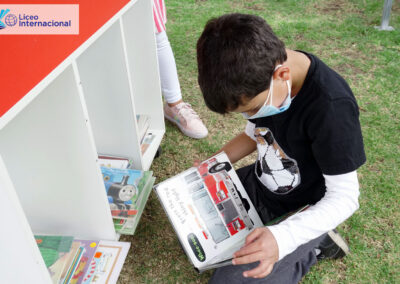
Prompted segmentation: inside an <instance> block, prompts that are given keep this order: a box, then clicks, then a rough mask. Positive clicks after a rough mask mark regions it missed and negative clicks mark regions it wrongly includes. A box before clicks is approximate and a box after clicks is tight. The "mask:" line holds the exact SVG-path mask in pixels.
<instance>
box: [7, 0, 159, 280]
mask: <svg viewBox="0 0 400 284" xmlns="http://www.w3.org/2000/svg"><path fill="white" fill-rule="evenodd" d="M153 25H154V24H153V20H152V6H151V1H150V0H136V1H131V2H129V3H128V4H127V5H126V6H125V7H124V8H122V9H121V10H120V11H119V12H118V13H117V14H115V15H114V16H113V17H112V18H111V19H110V20H109V21H108V22H107V23H106V24H105V25H104V26H103V27H101V28H100V29H99V30H98V31H97V32H96V33H94V34H93V35H92V36H91V37H90V38H89V39H88V40H87V41H86V42H85V43H83V44H82V45H81V46H80V47H79V48H78V49H77V50H75V51H74V52H73V53H72V54H70V56H68V58H66V59H65V60H64V61H63V62H62V63H61V64H60V65H59V66H58V67H57V68H55V69H54V70H53V71H52V72H51V73H50V74H49V75H48V76H46V77H45V78H44V79H43V80H42V81H41V82H40V83H39V84H38V85H36V86H35V87H34V88H33V89H32V90H31V91H30V92H29V93H28V94H26V96H24V98H22V99H21V100H20V101H19V102H18V103H17V104H15V105H14V106H13V107H12V108H11V109H10V110H9V111H8V112H7V113H6V114H4V115H3V116H2V117H1V118H0V194H1V196H2V198H0V210H1V215H0V216H1V217H0V225H1V227H2V228H3V230H2V234H1V235H0V251H1V252H2V256H1V257H0V283H3V282H4V283H28V282H29V283H50V282H51V281H50V278H49V275H48V272H47V269H46V267H45V265H44V262H43V259H42V258H41V256H40V253H39V250H38V248H37V245H36V243H35V240H34V237H33V236H34V234H49V235H72V236H75V237H77V238H82V239H104V240H115V239H117V238H118V236H117V234H116V233H115V230H114V226H113V222H112V217H111V213H110V210H109V204H108V200H107V195H106V192H105V189H104V183H103V179H102V175H101V171H100V168H99V167H98V165H97V155H98V154H105V155H113V156H124V157H128V158H131V159H133V163H134V167H135V168H137V169H143V170H147V169H149V167H150V165H151V163H152V161H153V159H154V156H155V154H156V151H157V149H158V147H159V144H160V143H161V139H162V137H163V135H164V132H165V126H164V118H163V109H162V99H161V91H160V81H159V76H158V65H157V57H156V46H155V38H154V27H153ZM136 114H145V115H148V116H150V120H151V124H150V129H149V131H151V132H152V133H153V134H155V135H156V137H155V139H154V140H153V142H152V144H151V145H150V147H149V148H148V149H147V151H146V152H145V154H144V155H142V154H141V151H140V141H139V137H138V135H137V133H138V131H137V123H136V119H135V118H136ZM4 232H7V233H4ZM4 252H5V253H4ZM18 267H23V270H24V271H28V272H29V273H25V272H24V273H19V271H17V270H19V268H18ZM15 275H17V276H15ZM11 280H12V281H11Z"/></svg>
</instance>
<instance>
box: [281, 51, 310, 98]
mask: <svg viewBox="0 0 400 284" xmlns="http://www.w3.org/2000/svg"><path fill="white" fill-rule="evenodd" d="M286 53H287V60H286V64H287V65H288V66H289V68H290V74H291V80H292V97H294V96H296V95H297V94H298V93H299V91H300V89H301V87H302V86H303V83H304V80H305V79H306V76H307V72H308V68H310V65H311V60H310V59H309V58H308V57H307V56H306V55H305V54H304V53H301V52H298V51H294V50H291V49H286Z"/></svg>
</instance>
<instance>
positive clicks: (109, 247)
mask: <svg viewBox="0 0 400 284" xmlns="http://www.w3.org/2000/svg"><path fill="white" fill-rule="evenodd" d="M35 239H36V243H37V245H38V247H39V250H40V253H41V254H42V257H43V260H44V262H45V264H46V266H47V269H48V270H49V273H50V276H51V279H52V282H53V283H57V284H68V283H71V284H72V283H74V284H79V283H85V284H87V283H110V284H111V283H116V282H117V279H118V276H119V274H120V272H121V269H122V266H123V264H124V261H125V258H126V255H127V254H128V250H129V247H130V243H128V242H116V241H98V240H79V239H74V237H71V236H39V235H36V236H35Z"/></svg>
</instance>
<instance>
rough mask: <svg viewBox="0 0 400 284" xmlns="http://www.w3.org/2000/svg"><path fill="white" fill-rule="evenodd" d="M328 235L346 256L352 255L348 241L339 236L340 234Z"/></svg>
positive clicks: (332, 232)
mask: <svg viewBox="0 0 400 284" xmlns="http://www.w3.org/2000/svg"><path fill="white" fill-rule="evenodd" d="M328 235H329V237H330V238H331V239H332V240H333V241H334V242H335V243H336V244H337V245H338V246H339V247H340V248H341V249H342V251H343V252H344V253H345V255H347V254H349V253H350V248H349V246H348V245H347V243H346V241H345V240H343V238H342V237H341V236H340V235H339V233H336V232H334V231H329V232H328Z"/></svg>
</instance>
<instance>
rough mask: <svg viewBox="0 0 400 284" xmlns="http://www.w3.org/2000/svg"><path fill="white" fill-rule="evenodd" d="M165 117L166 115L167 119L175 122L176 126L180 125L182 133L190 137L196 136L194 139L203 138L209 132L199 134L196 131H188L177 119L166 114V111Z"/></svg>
mask: <svg viewBox="0 0 400 284" xmlns="http://www.w3.org/2000/svg"><path fill="white" fill-rule="evenodd" d="M164 117H165V118H166V119H168V120H169V121H170V122H171V123H173V124H175V125H176V126H178V128H179V130H180V131H182V133H183V134H185V135H186V136H189V137H191V138H194V139H201V138H205V137H207V135H208V133H207V134H206V135H199V134H196V133H193V132H190V131H187V130H186V129H184V128H183V127H182V126H180V125H179V124H178V123H177V122H176V120H175V119H173V118H172V117H170V116H168V115H166V114H165V113H164Z"/></svg>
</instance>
